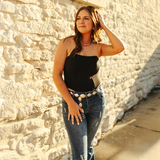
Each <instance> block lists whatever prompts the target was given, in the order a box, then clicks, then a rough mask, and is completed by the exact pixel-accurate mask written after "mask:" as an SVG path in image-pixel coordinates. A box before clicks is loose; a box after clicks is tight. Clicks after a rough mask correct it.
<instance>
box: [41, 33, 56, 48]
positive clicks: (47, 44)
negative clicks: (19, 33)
mask: <svg viewBox="0 0 160 160" xmlns="http://www.w3.org/2000/svg"><path fill="white" fill-rule="evenodd" d="M54 36H55V37H58V33H57V32H55V35H54ZM55 37H49V38H44V39H42V40H41V41H40V42H39V46H40V48H41V49H47V50H55V48H56V46H57V45H58V41H57V40H56V38H55Z"/></svg>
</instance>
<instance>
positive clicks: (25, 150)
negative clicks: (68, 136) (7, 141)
mask: <svg viewBox="0 0 160 160" xmlns="http://www.w3.org/2000/svg"><path fill="white" fill-rule="evenodd" d="M48 136H49V130H48V129H45V128H42V129H37V130H34V132H33V133H32V134H29V135H27V136H25V137H24V138H23V139H21V140H20V141H19V143H18V144H17V152H18V153H19V154H21V155H27V154H30V153H32V152H34V151H36V150H37V149H39V148H41V147H42V146H43V145H45V144H46V143H47V140H48Z"/></svg>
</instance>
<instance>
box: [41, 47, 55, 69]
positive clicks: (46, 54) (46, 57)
mask: <svg viewBox="0 0 160 160" xmlns="http://www.w3.org/2000/svg"><path fill="white" fill-rule="evenodd" d="M52 49H55V46H54V47H52ZM51 58H52V52H50V51H48V50H47V49H46V50H42V55H41V60H43V61H50V60H51ZM50 63H51V65H52V67H53V64H52V63H53V62H50Z"/></svg>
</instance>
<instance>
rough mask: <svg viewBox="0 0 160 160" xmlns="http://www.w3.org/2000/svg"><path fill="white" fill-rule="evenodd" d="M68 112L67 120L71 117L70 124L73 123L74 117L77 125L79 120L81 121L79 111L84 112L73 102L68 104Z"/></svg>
mask: <svg viewBox="0 0 160 160" xmlns="http://www.w3.org/2000/svg"><path fill="white" fill-rule="evenodd" d="M68 109H69V113H68V120H70V119H71V121H72V124H74V118H75V119H76V121H77V124H78V125H79V120H80V121H82V117H81V114H80V112H81V113H84V111H83V109H82V108H80V106H79V105H78V104H77V103H76V102H74V103H73V104H70V105H68Z"/></svg>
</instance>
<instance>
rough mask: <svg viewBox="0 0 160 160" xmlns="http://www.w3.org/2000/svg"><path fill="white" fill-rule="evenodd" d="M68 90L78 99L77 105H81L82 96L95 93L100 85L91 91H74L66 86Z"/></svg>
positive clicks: (98, 90) (99, 88)
mask: <svg viewBox="0 0 160 160" xmlns="http://www.w3.org/2000/svg"><path fill="white" fill-rule="evenodd" d="M68 90H69V92H70V94H71V95H73V96H75V97H77V98H78V101H79V106H80V107H82V103H81V101H82V98H86V97H91V96H93V95H96V94H97V93H99V92H100V91H101V90H102V85H99V86H98V87H97V88H96V89H94V90H93V91H88V92H76V91H74V90H72V89H70V88H68Z"/></svg>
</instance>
